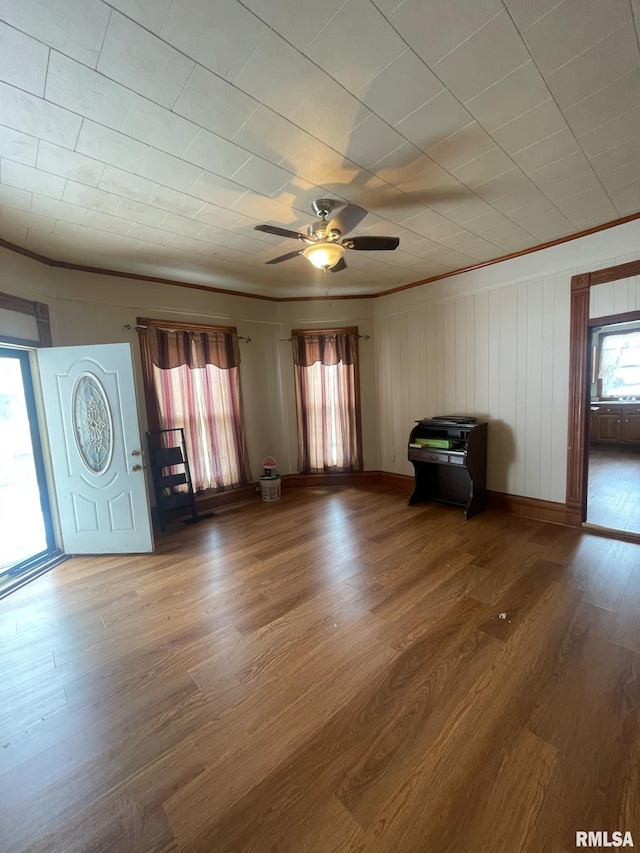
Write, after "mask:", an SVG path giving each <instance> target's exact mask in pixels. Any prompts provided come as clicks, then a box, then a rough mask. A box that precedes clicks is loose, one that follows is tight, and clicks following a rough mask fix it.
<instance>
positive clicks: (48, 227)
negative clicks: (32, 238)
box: [11, 210, 56, 232]
mask: <svg viewBox="0 0 640 853" xmlns="http://www.w3.org/2000/svg"><path fill="white" fill-rule="evenodd" d="M11 220H12V222H14V223H15V224H16V225H24V226H26V227H27V228H34V229H35V230H36V231H47V232H51V231H53V229H54V227H55V224H56V220H55V219H52V217H50V216H41V215H40V214H38V213H28V212H27V211H23V210H16V211H12V213H11Z"/></svg>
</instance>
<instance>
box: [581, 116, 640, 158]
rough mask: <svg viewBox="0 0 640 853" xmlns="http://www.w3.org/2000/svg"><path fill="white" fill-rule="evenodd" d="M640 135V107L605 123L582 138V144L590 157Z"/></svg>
mask: <svg viewBox="0 0 640 853" xmlns="http://www.w3.org/2000/svg"><path fill="white" fill-rule="evenodd" d="M638 137H640V107H638V108H636V109H634V110H630V111H629V112H628V113H625V114H624V115H622V116H619V117H618V118H615V119H613V120H612V121H609V122H607V123H606V124H603V125H602V126H601V127H598V128H597V129H596V130H592V131H590V132H589V133H586V134H585V135H584V136H582V137H581V138H580V145H581V146H582V148H583V150H584V152H585V153H586V154H587V156H589V157H593V156H596V155H598V154H602V153H603V152H605V151H609V149H611V148H616V147H618V146H620V145H623V144H624V143H625V142H629V141H631V140H635V139H637V138H638Z"/></svg>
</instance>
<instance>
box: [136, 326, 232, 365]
mask: <svg viewBox="0 0 640 853" xmlns="http://www.w3.org/2000/svg"><path fill="white" fill-rule="evenodd" d="M147 336H148V341H149V355H150V358H151V362H152V363H153V364H155V365H156V367H160V368H162V369H163V370H170V369H172V368H174V367H179V366H180V365H182V364H186V365H188V367H191V368H194V367H205V366H206V365H207V364H213V365H215V366H216V367H219V368H221V369H222V370H229V369H230V368H232V367H238V365H239V364H240V347H239V345H238V336H237V334H235V332H233V331H221V330H216V331H213V330H212V331H191V330H187V329H163V328H159V327H157V326H149V327H148V329H147Z"/></svg>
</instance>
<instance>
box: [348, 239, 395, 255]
mask: <svg viewBox="0 0 640 853" xmlns="http://www.w3.org/2000/svg"><path fill="white" fill-rule="evenodd" d="M342 245H343V246H345V247H346V248H347V249H357V250H358V251H360V252H362V251H364V252H371V251H376V252H392V251H393V250H394V249H397V248H398V246H399V245H400V238H399V237H348V238H347V239H346V240H343V241H342Z"/></svg>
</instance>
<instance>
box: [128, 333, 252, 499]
mask: <svg viewBox="0 0 640 853" xmlns="http://www.w3.org/2000/svg"><path fill="white" fill-rule="evenodd" d="M138 324H139V333H140V345H141V351H142V361H143V369H144V377H145V392H146V399H147V414H148V419H149V429H151V430H155V429H173V428H175V427H183V428H184V432H185V439H186V445H187V453H188V456H189V465H190V468H191V477H192V480H193V485H194V488H195V489H196V490H202V489H218V490H220V489H224V488H227V487H232V486H239V485H242V484H245V483H248V482H249V481H250V479H251V475H250V472H249V464H248V460H247V448H246V441H245V430H244V417H243V411H242V393H241V387H240V349H239V346H238V335H237V333H236V330H235V329H234V328H231V327H224V326H223V327H221V326H201V325H189V327H188V328H187V325H186V324H182V323H171V324H169V323H167V322H166V321H164V322H161V321H157V320H148V319H143V318H138ZM169 325H170V326H171V328H167V326H169ZM145 327H146V328H145Z"/></svg>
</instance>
